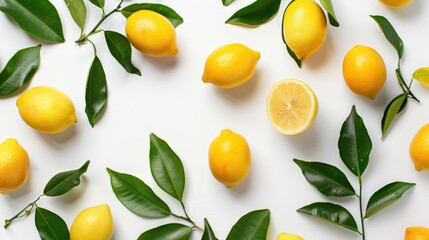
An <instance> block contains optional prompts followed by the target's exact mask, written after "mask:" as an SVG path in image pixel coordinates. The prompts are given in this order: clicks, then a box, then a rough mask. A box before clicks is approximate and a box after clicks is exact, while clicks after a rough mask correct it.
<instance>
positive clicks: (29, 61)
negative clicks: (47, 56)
mask: <svg viewBox="0 0 429 240" xmlns="http://www.w3.org/2000/svg"><path fill="white" fill-rule="evenodd" d="M40 48H41V46H40V45H38V46H35V47H29V48H25V49H21V50H19V51H18V52H16V53H15V55H13V57H12V58H11V59H10V60H9V61H8V62H7V64H6V67H5V68H4V69H3V71H2V72H1V73H0V97H5V96H8V95H10V94H12V93H15V92H16V91H18V90H20V89H22V88H23V87H25V86H26V85H27V83H28V82H29V81H30V80H31V79H32V78H33V76H34V74H35V73H36V71H37V69H38V68H39V63H40Z"/></svg>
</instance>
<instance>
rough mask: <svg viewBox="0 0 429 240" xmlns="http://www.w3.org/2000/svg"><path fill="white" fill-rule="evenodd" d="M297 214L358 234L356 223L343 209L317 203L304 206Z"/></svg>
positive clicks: (326, 203) (333, 205) (330, 204)
mask: <svg viewBox="0 0 429 240" xmlns="http://www.w3.org/2000/svg"><path fill="white" fill-rule="evenodd" d="M297 212H299V213H303V214H306V215H309V216H312V217H315V218H317V219H319V220H322V221H325V222H328V223H331V224H334V225H337V226H340V227H344V228H347V229H349V230H352V231H354V232H359V230H358V228H357V225H356V221H355V219H354V218H353V216H352V214H351V213H350V212H349V211H348V210H347V209H345V208H344V207H342V206H340V205H338V204H333V203H328V202H317V203H312V204H310V205H307V206H304V207H302V208H300V209H298V210H297Z"/></svg>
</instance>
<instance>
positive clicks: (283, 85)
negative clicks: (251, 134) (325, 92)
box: [267, 79, 318, 135]
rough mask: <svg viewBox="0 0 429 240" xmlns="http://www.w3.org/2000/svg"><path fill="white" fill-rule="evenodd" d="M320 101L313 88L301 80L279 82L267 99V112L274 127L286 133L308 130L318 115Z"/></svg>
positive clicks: (291, 133)
mask: <svg viewBox="0 0 429 240" xmlns="http://www.w3.org/2000/svg"><path fill="white" fill-rule="evenodd" d="M317 111H318V102H317V98H316V95H315V94H314V92H313V90H311V88H310V87H309V86H308V85H307V84H306V83H304V82H303V81H301V80H298V79H285V80H281V81H279V82H277V83H276V84H275V85H274V86H273V87H272V88H271V92H270V94H269V96H268V99H267V114H268V118H269V119H270V122H271V124H272V125H273V127H274V128H275V129H276V130H277V131H279V132H280V133H282V134H284V135H296V134H299V133H302V132H304V131H305V130H307V129H308V128H309V127H310V126H311V125H312V124H313V122H314V120H315V119H316V116H317Z"/></svg>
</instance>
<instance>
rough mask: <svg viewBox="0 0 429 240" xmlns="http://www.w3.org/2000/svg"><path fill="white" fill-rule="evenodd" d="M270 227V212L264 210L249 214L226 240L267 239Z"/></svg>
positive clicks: (233, 227)
mask: <svg viewBox="0 0 429 240" xmlns="http://www.w3.org/2000/svg"><path fill="white" fill-rule="evenodd" d="M269 225H270V210H268V209H262V210H256V211H252V212H249V213H247V214H246V215H244V216H242V217H241V218H240V219H239V220H238V221H237V223H236V224H234V226H232V229H231V231H230V232H229V234H228V236H227V237H226V240H237V239H246V240H261V239H267V232H268V227H269Z"/></svg>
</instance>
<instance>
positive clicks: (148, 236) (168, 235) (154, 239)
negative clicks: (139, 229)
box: [137, 223, 192, 240]
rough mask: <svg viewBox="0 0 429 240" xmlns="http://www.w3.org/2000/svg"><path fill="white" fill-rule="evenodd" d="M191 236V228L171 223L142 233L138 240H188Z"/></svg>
mask: <svg viewBox="0 0 429 240" xmlns="http://www.w3.org/2000/svg"><path fill="white" fill-rule="evenodd" d="M191 234H192V228H191V227H188V226H186V225H183V224H178V223H170V224H166V225H162V226H159V227H157V228H153V229H150V230H148V231H146V232H144V233H142V234H141V235H140V236H139V238H138V239H137V240H188V239H189V238H190V237H191Z"/></svg>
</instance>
